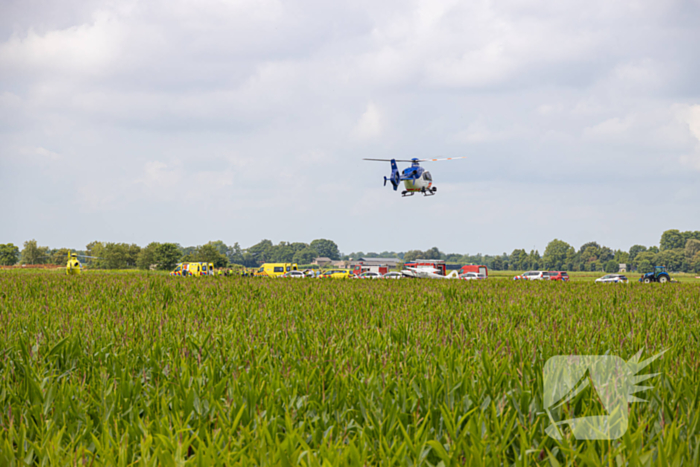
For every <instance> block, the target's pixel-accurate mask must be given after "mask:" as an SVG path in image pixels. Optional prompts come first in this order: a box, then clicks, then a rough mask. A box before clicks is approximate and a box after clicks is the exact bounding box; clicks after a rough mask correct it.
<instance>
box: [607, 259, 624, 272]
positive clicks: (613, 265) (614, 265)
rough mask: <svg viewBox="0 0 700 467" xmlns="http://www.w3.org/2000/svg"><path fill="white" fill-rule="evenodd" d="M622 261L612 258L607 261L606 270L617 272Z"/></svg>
mask: <svg viewBox="0 0 700 467" xmlns="http://www.w3.org/2000/svg"><path fill="white" fill-rule="evenodd" d="M619 267H620V263H618V262H617V261H615V260H614V259H611V260H609V261H607V262H606V263H605V272H608V273H610V272H617V271H618V270H619Z"/></svg>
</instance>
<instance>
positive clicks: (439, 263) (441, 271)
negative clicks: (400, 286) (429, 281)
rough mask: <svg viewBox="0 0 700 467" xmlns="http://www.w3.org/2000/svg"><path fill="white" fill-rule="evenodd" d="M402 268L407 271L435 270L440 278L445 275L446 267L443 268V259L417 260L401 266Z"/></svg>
mask: <svg viewBox="0 0 700 467" xmlns="http://www.w3.org/2000/svg"><path fill="white" fill-rule="evenodd" d="M403 266H404V268H406V269H409V268H413V269H421V268H435V269H437V272H436V273H435V274H438V275H440V276H446V275H447V266H445V260H443V259H417V260H415V261H411V262H409V263H406V264H404V265H403Z"/></svg>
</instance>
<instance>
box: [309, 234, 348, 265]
mask: <svg viewBox="0 0 700 467" xmlns="http://www.w3.org/2000/svg"><path fill="white" fill-rule="evenodd" d="M309 246H310V247H311V248H313V249H314V250H316V251H317V252H318V255H319V256H324V257H326V258H330V259H332V260H334V261H335V260H339V259H340V250H339V249H338V245H336V244H335V242H334V241H332V240H327V239H325V238H317V239H316V240H314V241H312V242H311V244H310V245H309Z"/></svg>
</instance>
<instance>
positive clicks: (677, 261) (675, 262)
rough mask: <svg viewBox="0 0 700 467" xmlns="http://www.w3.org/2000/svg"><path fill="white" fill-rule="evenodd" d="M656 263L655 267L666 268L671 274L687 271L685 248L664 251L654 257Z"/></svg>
mask: <svg viewBox="0 0 700 467" xmlns="http://www.w3.org/2000/svg"><path fill="white" fill-rule="evenodd" d="M654 261H655V262H656V264H655V266H666V269H667V270H668V271H670V272H674V271H675V272H678V271H682V270H684V269H686V268H685V267H684V263H685V250H684V249H683V248H674V249H672V250H663V251H661V252H659V253H658V254H657V255H656V256H655V257H654Z"/></svg>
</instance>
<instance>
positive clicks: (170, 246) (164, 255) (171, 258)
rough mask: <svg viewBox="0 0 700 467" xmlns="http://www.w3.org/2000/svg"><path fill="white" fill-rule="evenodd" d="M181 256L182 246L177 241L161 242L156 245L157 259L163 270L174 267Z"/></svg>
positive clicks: (159, 267) (159, 266)
mask: <svg viewBox="0 0 700 467" xmlns="http://www.w3.org/2000/svg"><path fill="white" fill-rule="evenodd" d="M181 257H182V254H181V253H180V248H178V246H177V245H176V244H175V243H161V244H160V245H158V246H157V247H156V251H155V260H156V263H158V269H160V270H161V271H170V270H172V269H174V268H175V266H177V263H178V262H179V261H180V258H181Z"/></svg>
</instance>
